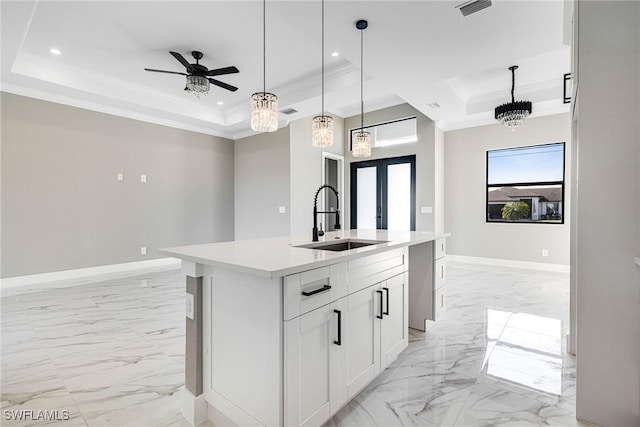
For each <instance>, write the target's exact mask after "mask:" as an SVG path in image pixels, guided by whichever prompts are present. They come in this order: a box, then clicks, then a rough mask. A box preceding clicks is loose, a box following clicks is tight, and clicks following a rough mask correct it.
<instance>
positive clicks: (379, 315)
mask: <svg viewBox="0 0 640 427" xmlns="http://www.w3.org/2000/svg"><path fill="white" fill-rule="evenodd" d="M376 293H378V294H380V314H378V315H377V316H376V317H377V318H378V319H382V317H383V314H384V312H383V311H382V291H376Z"/></svg>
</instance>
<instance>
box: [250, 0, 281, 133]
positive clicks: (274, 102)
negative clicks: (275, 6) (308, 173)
mask: <svg viewBox="0 0 640 427" xmlns="http://www.w3.org/2000/svg"><path fill="white" fill-rule="evenodd" d="M266 15H267V2H266V0H262V85H263V90H262V92H256V93H254V94H253V95H251V130H253V131H254V132H274V131H276V130H278V97H277V96H276V95H275V94H273V93H270V92H267V89H266V88H267V83H266V81H267V30H266V28H267V25H266Z"/></svg>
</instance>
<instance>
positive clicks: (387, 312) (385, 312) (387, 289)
mask: <svg viewBox="0 0 640 427" xmlns="http://www.w3.org/2000/svg"><path fill="white" fill-rule="evenodd" d="M382 289H384V290H385V291H387V311H383V312H382V314H386V315H387V316H388V315H389V288H382Z"/></svg>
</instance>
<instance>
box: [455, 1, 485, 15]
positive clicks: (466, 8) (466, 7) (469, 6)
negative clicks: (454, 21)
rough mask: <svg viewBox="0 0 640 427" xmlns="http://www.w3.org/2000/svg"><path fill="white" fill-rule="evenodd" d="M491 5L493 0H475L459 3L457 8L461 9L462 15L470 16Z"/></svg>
mask: <svg viewBox="0 0 640 427" xmlns="http://www.w3.org/2000/svg"><path fill="white" fill-rule="evenodd" d="M489 6H491V0H475V1H468V2H466V3H462V4H459V5H458V6H456V9H460V13H462V16H469V15H471V14H472V13H476V12H479V11H481V10H482V9H486V8H488V7H489Z"/></svg>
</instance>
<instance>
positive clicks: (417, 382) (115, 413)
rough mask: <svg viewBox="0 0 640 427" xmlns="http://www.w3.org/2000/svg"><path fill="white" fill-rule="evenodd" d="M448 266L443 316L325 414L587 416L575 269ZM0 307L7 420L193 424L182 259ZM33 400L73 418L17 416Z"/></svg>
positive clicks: (421, 418) (439, 420)
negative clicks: (577, 352) (182, 393)
mask: <svg viewBox="0 0 640 427" xmlns="http://www.w3.org/2000/svg"><path fill="white" fill-rule="evenodd" d="M447 274H448V277H447V280H446V288H445V297H446V299H447V306H448V309H447V311H446V313H445V315H444V317H443V319H442V320H441V321H439V322H437V323H436V324H435V325H434V326H433V327H432V328H431V329H430V330H429V331H428V332H427V333H419V332H414V331H412V332H411V335H410V343H409V348H408V349H407V350H405V351H404V352H403V353H402V354H401V356H400V357H399V359H398V360H397V361H396V362H394V363H393V364H392V365H391V366H390V367H389V368H388V369H387V370H386V371H385V372H383V373H382V374H381V375H380V376H379V377H378V378H377V379H376V380H375V381H374V382H373V383H372V384H370V385H369V386H368V387H366V388H365V389H364V390H363V391H362V392H361V393H360V394H359V395H358V396H356V397H355V398H354V400H353V401H352V402H350V403H349V404H348V405H347V406H345V407H344V408H343V409H342V410H341V411H340V412H339V413H338V414H337V415H336V416H335V417H334V418H333V419H332V420H330V421H329V423H328V424H327V425H328V426H374V425H379V426H400V425H404V426H414V425H415V426H469V427H471V426H489V425H517V426H536V425H541V426H567V427H568V426H576V425H581V424H579V423H578V422H577V421H576V420H575V368H574V361H573V358H572V357H571V356H569V355H567V354H566V352H565V339H564V336H565V334H566V333H567V330H568V311H569V309H568V304H569V294H568V275H567V274H561V273H548V272H539V271H529V270H518V269H504V268H497V267H484V266H476V265H469V264H462V263H455V264H453V263H449V265H448V267H447ZM0 309H1V310H0V338H1V348H2V359H1V360H2V365H1V368H2V370H1V372H0V378H1V402H2V403H1V407H2V410H3V414H2V425H3V426H5V425H6V426H27V425H38V426H39V425H60V426H92V427H93V426H135V427H147V426H149V427H156V426H187V425H188V424H187V423H186V421H185V420H184V419H183V418H182V416H181V415H180V411H179V402H178V400H179V393H178V391H179V390H180V389H181V387H182V386H183V384H184V309H185V308H184V278H183V276H182V274H181V273H180V270H178V269H173V270H167V269H163V270H160V271H157V272H146V273H144V274H142V275H137V276H134V275H125V276H121V277H117V278H111V279H108V280H102V281H78V280H76V281H74V282H72V283H67V284H64V283H59V284H56V285H50V286H46V287H43V286H32V287H21V288H14V289H13V290H12V291H11V292H7V293H4V294H3V295H2V298H0ZM22 409H24V410H33V411H34V413H33V414H34V415H36V414H37V411H38V410H57V411H58V414H57V415H58V418H62V417H66V415H68V418H69V419H68V420H60V421H50V422H43V421H34V420H32V421H28V420H24V421H8V420H6V412H5V411H7V410H8V411H11V410H22ZM63 411H66V412H63ZM205 425H208V426H211V424H209V423H207V424H205Z"/></svg>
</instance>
